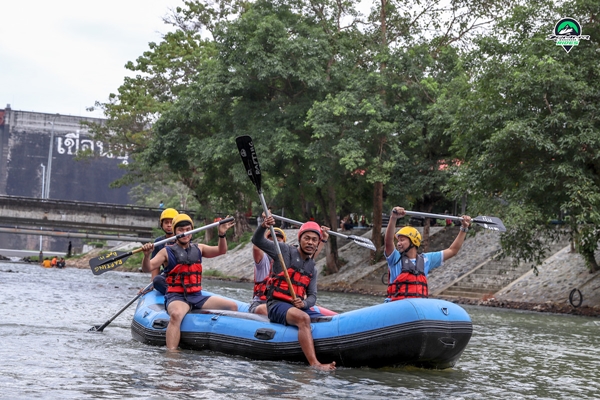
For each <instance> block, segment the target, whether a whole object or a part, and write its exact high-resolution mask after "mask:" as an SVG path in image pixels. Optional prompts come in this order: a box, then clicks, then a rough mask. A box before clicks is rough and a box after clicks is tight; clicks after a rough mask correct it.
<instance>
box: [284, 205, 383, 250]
mask: <svg viewBox="0 0 600 400" xmlns="http://www.w3.org/2000/svg"><path fill="white" fill-rule="evenodd" d="M272 215H273V218H275V219H278V220H280V221H284V222H288V223H290V224H293V225H298V226H300V225H302V222H299V221H294V220H293V219H289V218H286V217H282V216H279V215H275V214H272ZM328 233H329V234H330V235H333V236H339V237H341V238H344V239H348V240H353V241H354V243H356V244H357V245H359V246H362V247H366V248H367V249H369V250H373V251H375V250H377V249H376V248H375V245H374V244H373V242H371V241H370V240H369V239H366V238H363V237H360V236H354V235H344V234H342V233H338V232H335V231H328Z"/></svg>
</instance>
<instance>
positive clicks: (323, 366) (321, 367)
mask: <svg viewBox="0 0 600 400" xmlns="http://www.w3.org/2000/svg"><path fill="white" fill-rule="evenodd" d="M311 367H313V368H316V369H318V370H321V371H333V370H335V361H334V362H332V363H331V364H321V363H316V364H313V365H311Z"/></svg>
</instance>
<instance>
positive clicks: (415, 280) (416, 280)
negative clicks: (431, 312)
mask: <svg viewBox="0 0 600 400" xmlns="http://www.w3.org/2000/svg"><path fill="white" fill-rule="evenodd" d="M400 261H401V262H402V270H401V272H400V274H399V275H398V276H397V277H396V279H394V281H393V282H391V283H390V284H389V285H388V288H387V296H388V298H389V299H390V300H391V301H396V300H402V299H408V298H413V297H422V298H427V297H428V296H429V290H428V288H427V277H426V276H425V259H424V258H423V256H422V255H421V254H418V255H417V260H416V261H417V264H416V265H415V264H413V262H412V261H410V260H409V259H408V257H406V256H404V255H403V256H402V257H401V259H400Z"/></svg>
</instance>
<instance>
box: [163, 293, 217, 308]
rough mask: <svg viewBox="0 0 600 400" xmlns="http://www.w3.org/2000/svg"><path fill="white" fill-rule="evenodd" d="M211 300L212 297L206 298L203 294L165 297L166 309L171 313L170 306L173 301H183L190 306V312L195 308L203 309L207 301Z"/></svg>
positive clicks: (177, 294)
mask: <svg viewBox="0 0 600 400" xmlns="http://www.w3.org/2000/svg"><path fill="white" fill-rule="evenodd" d="M208 299H210V296H204V295H203V294H202V292H199V293H194V294H188V295H185V296H184V295H183V293H167V294H166V295H165V309H166V310H167V312H169V311H168V310H169V304H171V302H173V301H183V302H184V303H187V304H188V305H189V306H190V311H191V310H193V309H195V308H198V309H199V308H202V306H203V305H204V303H206V300H208Z"/></svg>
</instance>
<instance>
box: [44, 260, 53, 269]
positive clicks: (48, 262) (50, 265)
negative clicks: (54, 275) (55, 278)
mask: <svg viewBox="0 0 600 400" xmlns="http://www.w3.org/2000/svg"><path fill="white" fill-rule="evenodd" d="M42 267H44V268H52V261H50V260H49V259H48V257H46V258H44V261H42Z"/></svg>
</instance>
